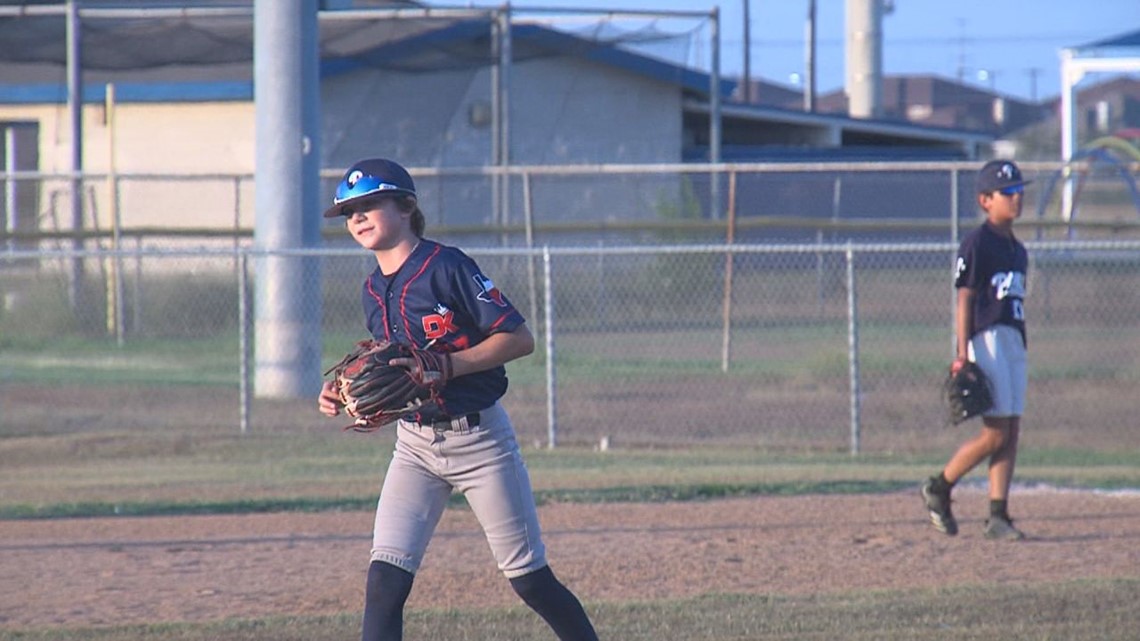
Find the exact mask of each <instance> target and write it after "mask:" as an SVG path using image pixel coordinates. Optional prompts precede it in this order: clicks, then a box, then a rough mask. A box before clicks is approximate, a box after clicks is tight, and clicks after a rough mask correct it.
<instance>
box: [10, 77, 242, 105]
mask: <svg viewBox="0 0 1140 641" xmlns="http://www.w3.org/2000/svg"><path fill="white" fill-rule="evenodd" d="M106 98H107V85H105V84H99V85H92V84H86V85H84V86H83V102H84V103H85V104H92V103H101V102H103V101H104V100H106ZM115 100H116V101H118V102H231V101H245V102H248V101H251V100H253V82H252V81H245V82H243V81H228V82H161V83H141V82H124V83H115ZM66 102H67V86H66V85H54V84H36V85H0V103H4V104H12V105H19V104H63V103H66Z"/></svg>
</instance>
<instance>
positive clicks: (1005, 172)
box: [998, 163, 1013, 180]
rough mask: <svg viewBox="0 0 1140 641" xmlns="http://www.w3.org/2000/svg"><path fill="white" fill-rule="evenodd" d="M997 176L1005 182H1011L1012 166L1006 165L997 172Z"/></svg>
mask: <svg viewBox="0 0 1140 641" xmlns="http://www.w3.org/2000/svg"><path fill="white" fill-rule="evenodd" d="M998 176H1000V177H1002V178H1005V179H1006V180H1013V165H1011V164H1009V163H1006V164H1004V165H1002V166H1001V169H999V170H998Z"/></svg>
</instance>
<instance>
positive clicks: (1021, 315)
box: [954, 222, 1029, 341]
mask: <svg viewBox="0 0 1140 641" xmlns="http://www.w3.org/2000/svg"><path fill="white" fill-rule="evenodd" d="M1028 268H1029V253H1028V252H1026V251H1025V245H1022V244H1021V242H1020V241H1018V240H1017V238H1014V237H1013V236H1012V235H1010V236H1003V235H1002V234H1000V233H998V232H997V231H996V230H995V229H994V228H993V227H992V226H991V225H990V224H989V222H986V223H985V224H983V225H981V226H980V227H978V228H977V229H975V230H974V231H972V232H970V233H969V234H967V235H966V237H965V238H963V239H962V244H961V245H960V246H959V248H958V261H957V268H956V273H955V275H954V287H957V288H962V287H968V288H970V289H972V290H974V294H975V295H974V309H973V332H974V334H977V333H978V332H981V331H983V330H985V329H986V328H988V327H991V326H993V325H998V324H1002V325H1009V326H1011V327H1016V328H1017V330H1018V331H1020V332H1021V338H1022V340H1023V341H1024V340H1025V338H1026V336H1025V273H1026V272H1027V271H1028ZM971 338H972V336H971Z"/></svg>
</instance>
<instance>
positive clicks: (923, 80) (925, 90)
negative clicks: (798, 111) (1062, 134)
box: [816, 75, 1046, 135]
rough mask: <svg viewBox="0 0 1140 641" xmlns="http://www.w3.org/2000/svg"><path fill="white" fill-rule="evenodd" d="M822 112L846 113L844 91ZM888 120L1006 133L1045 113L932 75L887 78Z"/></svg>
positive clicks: (827, 98)
mask: <svg viewBox="0 0 1140 641" xmlns="http://www.w3.org/2000/svg"><path fill="white" fill-rule="evenodd" d="M816 107H817V109H818V110H819V111H820V112H823V113H846V112H847V97H846V96H845V95H844V92H843V91H842V90H839V91H833V92H830V93H827V94H824V95H822V96H820V97H819V99H818V100H817V101H816ZM882 108H883V118H884V119H887V120H904V121H907V122H911V123H914V124H917V125H926V126H930V127H951V128H954V129H965V130H969V131H981V132H986V133H990V134H994V135H1001V134H1004V133H1006V132H1009V131H1014V130H1017V129H1020V128H1022V127H1025V126H1027V125H1030V124H1032V123H1034V122H1037V121H1039V120H1041V119H1042V118H1044V117H1045V116H1046V113H1045V112H1044V111H1043V110H1042V107H1041V106H1040V105H1037V104H1034V103H1032V102H1028V101H1025V100H1019V99H1017V98H1012V97H1009V96H1003V95H1001V94H998V93H995V92H993V91H987V90H985V89H980V88H978V87H974V86H970V85H967V84H963V83H960V82H957V81H954V80H949V79H946V78H941V77H939V76H933V75H893V76H885V77H884V78H883V103H882Z"/></svg>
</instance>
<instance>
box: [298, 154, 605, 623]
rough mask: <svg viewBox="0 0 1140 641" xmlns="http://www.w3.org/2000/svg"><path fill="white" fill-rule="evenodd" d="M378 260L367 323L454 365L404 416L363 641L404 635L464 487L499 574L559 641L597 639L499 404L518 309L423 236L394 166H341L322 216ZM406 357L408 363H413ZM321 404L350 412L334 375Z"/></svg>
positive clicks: (519, 338) (372, 162)
mask: <svg viewBox="0 0 1140 641" xmlns="http://www.w3.org/2000/svg"><path fill="white" fill-rule="evenodd" d="M324 216H325V217H326V218H332V217H336V216H343V217H344V218H345V221H346V225H347V227H348V231H349V233H351V234H352V237H353V238H354V239H355V240H356V242H357V243H359V244H360V246H361V247H363V248H365V249H367V250H369V251H371V252H372V253H373V254H374V255H375V256H376V264H377V267H376V270H375V271H373V272H372V274H371V275H370V276H368V278H367V280H365V282H364V288H363V300H364V318H365V323H366V324H367V327H368V331H369V332H370V333H371V334H372V336H373V338H375V339H377V340H387V341H392V342H399V343H405V344H410V345H413V346H417V347H420V348H430V349H432V350H440V351H444V352H447V353H448V354H449V355H450V359H451V365H452V368H451V369H452V372H451V378H450V380H449V381H448V382H447V383H446V384H445V385H444V387H443V389H442V391H441V392H440V395H439V399H438V401H437V402H434V403H428V404H425V405H424V406H423V407H421V408H420V409H419V410H418V411H416V412H415V413H412V414H409V415H407V416H405V417H404V418H402V419H400V420H399V421H398V422H397V423H396V428H395V429H396V449H395V452H394V453H393V456H392V461H391V463H390V464H389V466H388V473H387V475H386V476H385V478H384V485H383V488H382V489H381V492H380V499H379V502H378V503H377V506H376V520H375V525H374V528H373V538H372V561H371V565H370V567H369V569H368V583H367V587H366V592H365V604H364V621H363V634H362V639H363V640H364V641H380V640H392V639H400V638H402V634H403V609H404V603H405V601H406V600H407V598H408V595H409V594H410V592H411V589H412V581H413V579H414V578H415V573H416V570H417V569H419V567H420V562H421V560H422V559H423V556H424V551H425V550H426V549H427V546H428V541H429V540H430V539H431V537H432V534H433V532H434V531H435V527H436V524H437V523H438V522H439V519H440V517H441V516H442V514H443V509H444V506H445V505H446V504H447V500H448V497H449V496H450V495H451V492H452V490H458V491H460V492H462V493H463V494H464V496H465V497H466V499H467V502H468V503H469V504H470V506H471V510H472V511H473V512H474V513H475V516H476V518H478V520H479V523H480V524H481V525H482V528H483V531H484V534H485V535H486V537H487V542H488V543H489V544H490V546H491V551H492V553H493V554H494V557H495V560H496V561H497V562H498V566H499V569H500V570H501V571H502V573H503V574H504V575H505V576H506V577H507V579H508V580H509V581H510V584H511V587H512V588H514V590H515V592H516V593H517V594H518V595H519V596H520V597H521V598H522V600H523V601H524V602H525V603H526V604H527V605H528V606H530V607H531V608H532V609H533V610H534V611H535V612H537V613H538V614H539V615H540V616H541V617H542V618H543V619H544V620H545V621H546V623H547V624H548V625H549V626H550V627H551V629H552V630H554V632H555V634H556V635H557V636H558V638H559V639H561V640H562V641H594V640H596V639H597V635H596V634H595V632H594V628H593V625H592V624H591V623H590V620H589V618H588V617H587V615H586V612H585V610H584V609H583V608H582V605H581V603H579V601H578V599H577V597H575V596H574V594H572V593H571V592H570V590H568V589H567V588H566V587H565V586H564V585H563V584H562V583H560V582H559V581H558V579H557V578H555V576H554V573H553V572H552V571H551V570H550V567H549V566H548V565H547V561H546V552H545V548H544V545H543V541H542V536H541V533H540V531H539V524H538V513H537V510H536V509H535V503H534V496H533V494H532V493H531V487H530V479H529V475H528V473H527V469H526V466H525V464H524V462H523V459H522V455H521V453H520V451H519V446H518V443H517V441H516V439H515V433H514V427H513V426H512V425H511V421H510V418H509V417H508V416H507V413H506V412H505V411H504V410H503V407H502V405H500V403H499V399H500V397H502V396H503V393H504V392H506V390H507V376H506V370H505V368H504V367H503V365H504V364H505V363H507V362H509V361H512V360H514V359H516V358H520V357H522V356H526V355H528V354H530V353H531V352H532V351H533V350H534V337H533V336H532V335H531V333H530V330H529V329H527V326H526V323H525V321H524V319H523V317H522V315H521V314H520V313H519V311H518V310H517V309H516V308H515V307H514V306H513V305H512V304H511V302H510V301H509V300H508V299H507V298H506V296H504V295H503V293H502V292H500V291H499V290H498V288H496V287H495V285H494V283H493V282H492V281H491V279H490V278H487V277H486V276H485V275H484V274H483V273H482V271H480V269H479V267H478V266H477V265H476V264H475V261H474V260H472V259H471V258H470V257H469V256H467V255H466V254H464V253H463V252H462V251H460V250H459V249H456V248H454V247H448V246H446V245H441V244H439V243H437V242H433V241H431V240H428V239H426V238H424V237H423V234H424V215H423V212H421V211H420V209H419V206H418V205H417V201H416V189H415V185H414V184H413V182H412V178H411V176H409V175H408V172H407V171H406V170H405V169H404V168H403V167H401V166H400V165H399V164H397V163H395V162H393V161H391V160H385V159H379V158H374V159H367V160H362V161H360V162H358V163H356V164H355V165H353V166H352V167H351V168H350V169H349V170H348V172H346V173H345V175H344V179H343V180H342V181H341V182H340V184H339V186H338V187H337V190H336V196H335V198H334V199H333V206H332V207H330V208H328V209H327V210H326V211H325V212H324ZM409 365H411V361H409ZM318 405H319V409H320V412H321V413H322V414H324V415H326V416H337V415H338V414H339V413H340V412H341V411H342V410H343V407H342V405H341V403H340V401H339V400H338V397H337V395H336V394H335V392H334V391H333V388H332V383H329V382H327V383H326V384H325V385H324V388H323V389H322V390H321V393H320V397H319V399H318Z"/></svg>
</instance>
